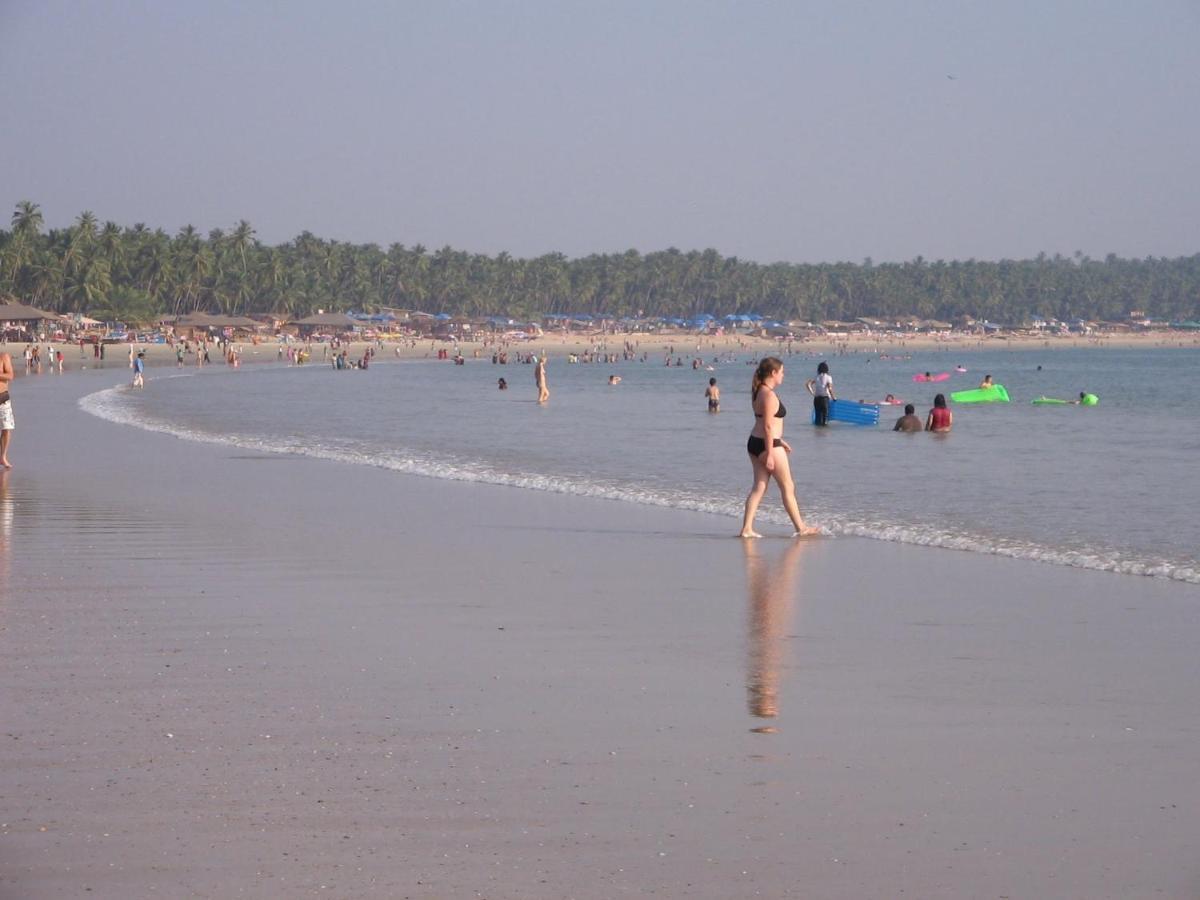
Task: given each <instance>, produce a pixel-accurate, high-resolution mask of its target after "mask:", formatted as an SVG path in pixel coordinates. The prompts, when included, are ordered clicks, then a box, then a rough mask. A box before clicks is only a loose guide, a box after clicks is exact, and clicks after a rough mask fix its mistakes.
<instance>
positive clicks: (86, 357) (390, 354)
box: [0, 332, 1200, 375]
mask: <svg viewBox="0 0 1200 900" xmlns="http://www.w3.org/2000/svg"><path fill="white" fill-rule="evenodd" d="M626 341H628V342H630V343H631V344H632V345H633V346H634V348H635V353H636V355H637V356H638V357H639V358H640V356H641V354H643V353H645V354H648V355H649V357H650V358H651V359H653V360H656V361H657V359H659V358H661V357H663V356H664V355H666V354H667V352H668V350H670V349H673V350H674V355H675V356H678V357H680V358H682V359H684V360H691V359H692V358H693V357H696V356H700V357H702V358H709V357H710V356H712V355H721V354H726V353H743V354H751V355H754V356H766V355H775V354H780V353H783V354H787V352H788V347H789V346H790V348H791V355H793V356H795V355H805V356H822V355H827V356H830V357H834V356H838V355H846V354H887V355H901V354H903V355H907V354H911V353H928V352H938V353H962V354H974V353H978V352H981V351H984V352H987V351H1005V350H1009V351H1020V350H1046V351H1048V352H1054V351H1059V350H1070V349H1101V350H1102V349H1113V350H1133V349H1147V350H1165V349H1196V348H1200V335H1195V336H1189V335H1183V334H1179V333H1176V332H1150V333H1146V334H1137V335H1132V334H1131V335H1120V336H1102V337H1082V336H1069V337H1047V338H1043V337H1036V338H1035V337H1025V336H1009V337H987V338H978V337H974V336H964V337H962V338H954V339H937V338H931V337H925V336H909V337H899V336H895V337H891V336H889V337H880V336H876V335H858V334H851V335H847V336H844V337H838V338H829V339H819V340H803V341H800V340H796V341H792V342H790V345H789V342H786V341H782V342H781V341H778V340H776V339H774V338H761V337H750V336H746V335H736V336H732V335H726V336H717V337H713V336H697V335H695V334H690V333H686V332H680V333H678V334H670V335H662V334H654V335H648V334H642V333H615V334H596V335H567V336H563V335H547V336H545V337H542V338H536V339H533V340H528V341H519V342H503V341H496V340H493V339H490V338H489V339H486V340H461V341H458V342H457V343H455V342H454V341H451V340H440V339H436V340H435V339H431V338H429V337H424V338H412V339H406V340H403V341H387V340H385V341H384V342H383V347H382V348H379V347H378V346H377V345H376V342H375V341H350V342H345V343H343V344H342V346H343V347H344V348H345V349H347V351H348V355H349V358H351V359H360V358H361V357H362V355H363V353H364V352H365V350H366V349H367V348H368V347H372V348H375V349H376V360H375V361H376V362H385V361H391V360H413V359H434V358H435V357H436V355H437V352H438V349H447V350H449V351H450V352H451V353H453V352H454V349H455V348H458V350H459V351H460V352H461V353H462V354H463V356H464V357H465V358H466V359H467V360H471V359H474V358H476V356H475V354H476V353H478V354H479V355H478V358H479V359H484V358H488V359H490V357H491V353H492V351H493V350H494V349H496V348H498V347H503V348H504V349H506V350H507V351H508V352H509V353H510V354H511V353H533V354H541V353H545V354H546V355H547V357H548V358H549V359H552V360H553V359H556V358H564V357H566V356H568V355H570V354H575V355H582V354H584V353H585V352H587V351H595V350H600V351H606V352H609V353H617V354H620V353H621V352H622V350H623V348H624V344H625V342H626ZM47 343H52V342H40V345H41V346H45V345H46V344H47ZM414 343H415V346H413V344H414ZM192 345H193V346H194V342H193V344H192ZM54 346H55V347H56V348H59V349H62V350H63V357H64V371H66V372H70V371H77V370H79V369H80V368H88V369H91V368H95V367H97V360H96V359H95V358H94V356H93V355H92V350H91V347H90V345H89V346H88V348H87V352H86V353H85V354H83V355H81V354H80V351H79V347H78V345H77V344H55V345H54ZM129 346H130V345H128V344H108V345H106V349H105V353H106V358H105V360H104V363H103V368H105V369H113V368H120V367H121V366H123V365H126V364H127V358H126V355H127V352H128V347H129ZM133 346H134V347H135V348H136V350H143V351H145V353H146V363H147V366H154V367H156V368H159V367H163V366H174V365H176V359H175V350H174V348H173V347H171V346H170V345H167V344H134V345H133ZM233 346H234V347H236V348H237V349H238V350H239V352H240V361H241V363H243V364H262V363H281V362H282V363H287V359H286V349H284V356H283V358H282V359H281V358H280V356H279V350H280V348H286V347H287V346H289V345H288V344H286V343H281V342H280V341H278V340H276V339H274V338H271V339H264V340H261V341H260V342H259V343H257V344H255V343H253V342H250V341H234V342H233ZM291 346H303V345H302V344H301V343H300V342H296V341H293V342H291ZM311 346H312V348H313V349H314V354H313V358H312V359H310V360H309V361H308V363H306V364H307V365H320V364H322V363H327V362H328V360H327V359H322V358H321V357H320V352H321V348H322V347H325V348H328V347H329V345H328V344H322V343H314V344H312V345H311ZM24 347H25V345H24V344H20V343H8V344H0V352H5V351H7V352H8V353H10V354H11V355H12V357H13V368H14V371H16V373H17V374H18V375H21V374H23V373H24V365H23V362H22V359H21V354H22V351H23V349H24ZM397 351H399V352H397ZM207 365H208V366H214V365H215V366H224V365H226V363H225V361H224V360H223V359H221V358H220V356H219V355H218V354H213V355H212V361H211V362H210V363H208V364H207ZM189 366H191V367H195V362H194V355H189V356H188V357H187V358H186V359H185V363H184V368H187V367H189ZM42 368H43V372H45V371H46V370H47V368H48V367H47V366H46V365H45V364H43V367H42Z"/></svg>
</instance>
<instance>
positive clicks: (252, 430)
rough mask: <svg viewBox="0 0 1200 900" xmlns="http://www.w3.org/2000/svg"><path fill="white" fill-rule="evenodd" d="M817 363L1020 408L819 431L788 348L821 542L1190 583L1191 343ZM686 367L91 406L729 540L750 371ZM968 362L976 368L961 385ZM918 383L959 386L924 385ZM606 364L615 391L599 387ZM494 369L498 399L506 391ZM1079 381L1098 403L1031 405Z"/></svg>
mask: <svg viewBox="0 0 1200 900" xmlns="http://www.w3.org/2000/svg"><path fill="white" fill-rule="evenodd" d="M530 349H531V350H534V351H535V352H536V350H537V349H538V347H537V346H531V347H530ZM826 358H827V359H828V361H829V363H830V366H831V369H832V373H833V377H834V385H835V391H836V392H837V395H838V396H839V397H842V398H844V399H850V400H859V399H861V400H868V401H874V400H879V399H882V398H883V397H884V396H885V395H886V394H887V393H892V394H895V395H896V396H897V397H898V398H901V399H903V400H907V401H911V402H913V403H915V404H916V406H917V412H918V414H919V415H920V416H921V417H922V418H924V416H925V414H926V413H927V412H928V409H929V407H930V406H931V404H932V398H933V395H934V394H935V393H937V392H938V391H939V390H940V391H944V392H946V393H949V392H950V391H954V390H963V389H967V388H973V387H975V386H976V385H977V384H978V382H979V380H980V379H981V378H982V376H983V375H984V374H989V373H990V374H991V375H993V377H994V379H995V381H997V382H999V383H1001V384H1004V385H1005V386H1006V387H1007V388H1008V391H1009V393H1010V395H1011V397H1012V401H1013V402H1011V403H1009V404H991V405H973V406H963V405H953V407H952V408H953V411H954V416H955V422H954V431H953V433H951V434H949V435H929V434H923V433H922V434H911V435H906V434H896V433H893V432H892V431H891V426H892V423H893V422H894V421H895V419H896V418H897V417H898V416H899V415H900V414H901V408H899V407H886V406H885V407H883V411H882V416H881V424H880V426H879V427H877V428H864V427H856V426H848V425H835V426H833V427H830V428H828V429H816V428H813V427H811V426H810V424H809V414H810V410H811V400H810V398H809V396H808V394H807V392H805V390H804V380H805V379H806V378H808V377H810V376H811V375H812V374H814V373H815V369H816V363H817V361H818V360H817V358H816V357H814V356H811V355H805V354H796V355H794V356H787V357H785V373H786V378H785V382H784V384H783V386H782V387H781V389H780V396H781V397H782V399H783V401H784V402H785V404H786V405H787V407H788V413H789V414H788V417H787V419H786V422H785V425H786V429H785V437H786V438H787V439H788V441H789V443H791V445H792V448H793V454H792V457H791V461H792V469H793V473H794V475H795V479H796V483H797V496H798V498H799V500H800V504H801V509H802V510H803V512H804V514H805V517H806V518H807V519H809V520H811V521H812V522H814V523H815V524H818V525H820V526H822V527H823V528H825V529H826V530H827V531H828V532H829V533H830V534H832V535H835V536H836V535H859V536H863V537H868V538H874V539H879V540H888V541H898V542H903V543H911V544H921V545H926V546H938V547H945V548H948V549H952V550H958V551H967V552H976V553H996V554H1002V555H1007V556H1013V557H1019V558H1025V559H1030V560H1038V561H1041V562H1043V563H1048V564H1056V565H1064V566H1076V567H1081V568H1089V569H1099V570H1105V571H1111V572H1114V573H1123V574H1127V575H1152V576H1158V577H1163V578H1169V579H1175V580H1179V581H1185V582H1190V583H1200V515H1198V514H1197V513H1198V512H1200V470H1198V469H1197V465H1196V463H1197V459H1198V458H1200V415H1198V414H1197V406H1196V404H1197V398H1196V396H1195V391H1196V385H1197V384H1200V350H1197V349H1162V350H1118V349H1101V348H1086V349H1085V348H1079V349H1055V350H1052V351H1037V350H1022V351H979V352H972V353H964V354H961V356H957V357H956V356H953V355H951V354H950V353H946V352H925V353H913V354H912V356H911V358H910V359H881V358H879V357H878V356H875V355H873V354H867V353H858V354H849V355H839V356H830V357H826ZM684 361H685V366H684V367H673V366H672V367H667V366H664V365H663V360H662V357H661V356H658V357H652V358H651V359H650V360H649V361H648V362H645V363H643V362H624V361H623V362H619V363H616V364H611V365H610V364H569V363H567V361H566V360H565V358H562V357H560V356H556V355H555V353H554V351H553V349H552V350H551V359H550V363H549V366H548V372H549V383H550V388H551V392H552V393H551V398H550V401H549V403H547V404H546V405H544V406H540V405H538V404H537V403H536V402H535V398H536V391H535V388H534V383H533V367H532V366H528V365H520V364H516V365H514V364H509V365H506V366H500V365H493V364H492V363H491V361H490V358H487V359H480V360H468V361H467V364H466V365H464V366H455V365H453V364H452V363H450V362H446V361H434V360H429V361H416V362H393V361H388V360H384V359H381V360H380V361H378V362H376V363H375V364H374V365H372V366H371V368H370V369H369V370H367V371H342V372H338V371H334V370H333V369H331V368H330V367H329V366H327V365H324V364H322V363H320V362H316V363H310V364H309V365H307V366H302V367H293V366H287V365H284V364H279V365H275V364H265V365H255V366H246V367H242V368H240V369H229V368H227V367H225V366H223V365H215V366H212V367H209V368H206V369H204V370H202V371H196V370H194V369H185V370H179V371H178V372H177V371H176V370H169V369H154V370H151V372H150V373H149V378H148V386H147V388H146V390H144V391H132V390H130V389H128V388H126V387H124V386H121V387H116V388H109V389H105V390H101V391H99V392H96V393H93V394H91V395H89V396H87V397H85V398H83V399H82V400H81V401H80V404H81V406H82V407H83V408H84V409H85V410H87V411H88V412H91V413H93V414H95V415H98V416H101V417H104V418H108V419H111V420H114V421H118V422H123V423H127V424H131V425H135V426H138V427H141V428H147V429H152V430H157V431H164V432H168V433H172V434H175V435H177V436H179V437H181V438H184V439H190V440H203V441H213V442H218V443H225V444H228V445H232V446H237V447H241V448H245V449H251V450H257V451H264V452H274V453H300V454H305V455H310V456H317V457H322V458H325V459H328V460H330V461H331V462H332V463H334V464H341V465H371V466H380V467H383V468H387V469H391V470H395V471H397V472H404V473H412V474H416V475H422V476H426V477H431V478H446V479H457V480H466V481H484V482H490V483H496V484H504V485H510V486H512V487H513V488H514V489H520V490H540V491H555V492H562V493H570V494H579V495H584V496H591V497H599V498H606V499H609V500H612V501H614V502H618V503H622V504H625V505H626V506H627V508H628V515H629V516H630V517H631V518H636V516H637V515H638V508H639V506H641V505H644V504H653V505H659V506H670V507H678V508H683V509H691V510H700V511H705V512H711V513H716V514H719V515H724V516H727V517H728V518H729V529H730V534H731V535H732V534H734V533H735V531H736V530H737V528H738V526H739V524H740V516H741V509H742V503H743V500H744V498H745V493H746V491H747V489H748V487H749V483H750V472H751V468H750V463H749V460H748V458H747V455H746V451H745V442H746V436H747V435H748V434H749V431H750V428H751V426H752V424H753V422H752V414H751V412H750V401H749V382H750V377H751V373H752V366H753V363H754V362H755V360H753V359H751V358H750V357H749V356H741V357H725V358H721V359H720V360H717V359H716V358H715V357H714V356H713V355H712V354H711V353H708V354H705V357H704V361H705V366H709V365H711V366H712V370H711V371H709V370H708V369H706V368H701V369H699V370H693V369H692V368H691V367H690V365H689V363H690V357H686V356H685V357H684ZM958 364H962V365H964V366H965V367H966V368H967V369H968V371H967V372H966V373H965V374H959V373H956V372H955V371H954V370H955V366H956V365H958ZM1038 366H1041V370H1040V371H1039V369H1038ZM924 371H934V372H942V371H949V372H951V373H952V377H951V378H950V380H949V381H947V382H945V383H943V384H938V385H926V384H917V383H914V382H913V381H912V375H913V374H914V373H917V372H924ZM610 373H611V374H618V375H620V376H621V378H622V381H621V383H620V384H618V385H616V386H610V385H608V384H607V379H608V375H609V374H610ZM500 377H504V378H505V379H507V381H508V383H509V385H510V389H509V390H508V391H499V390H497V386H496V381H497V378H500ZM710 377H716V378H717V380H718V384H719V386H720V387H721V390H722V409H721V412H720V413H718V414H715V415H713V414H709V413H708V412H707V410H706V403H705V399H704V389H705V387H706V386H707V383H708V379H709V378H710ZM1081 390H1087V391H1090V392H1093V393H1096V394H1097V395H1099V397H1100V405H1099V406H1097V407H1092V408H1085V407H1078V406H1042V407H1037V406H1032V405H1030V403H1029V401H1030V400H1031V399H1032V398H1033V397H1037V396H1042V395H1046V396H1052V397H1062V398H1070V397H1074V396H1077V395H1078V393H1079V391H1081ZM298 489H302V487H298ZM463 513H464V515H468V516H469V515H470V510H469V509H468V510H464V511H463ZM786 523H787V519H786V517H785V516H784V514H783V511H782V509H781V507H780V505H779V502H778V494H777V492H776V491H775V490H774V488H772V490H771V492H770V493H769V494H768V497H767V500H766V501H765V502H764V505H763V507H762V509H761V511H760V513H759V530H760V531H765V532H772V531H777V532H778V533H780V534H786V533H789V532H790V528H788V527H787V524H786Z"/></svg>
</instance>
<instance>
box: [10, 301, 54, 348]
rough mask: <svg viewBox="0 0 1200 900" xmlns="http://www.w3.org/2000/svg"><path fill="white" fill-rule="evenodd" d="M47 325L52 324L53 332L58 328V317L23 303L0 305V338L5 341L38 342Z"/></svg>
mask: <svg viewBox="0 0 1200 900" xmlns="http://www.w3.org/2000/svg"><path fill="white" fill-rule="evenodd" d="M48 323H52V325H53V327H51V329H50V330H51V331H53V330H54V329H55V328H57V327H58V316H57V315H56V314H54V313H52V312H46V311H45V310H44V309H37V308H36V307H33V306H26V305H25V304H23V303H5V304H0V336H2V337H3V339H4V340H6V341H34V340H39V339H40V338H39V335H40V334H41V333H42V332H44V331H45V330H46V329H47V327H50V326H49V324H48Z"/></svg>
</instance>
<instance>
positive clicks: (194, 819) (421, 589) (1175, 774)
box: [0, 360, 1200, 900]
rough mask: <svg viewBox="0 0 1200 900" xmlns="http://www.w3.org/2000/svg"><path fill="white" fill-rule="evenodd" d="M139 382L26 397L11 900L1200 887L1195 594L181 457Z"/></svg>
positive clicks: (695, 522)
mask: <svg viewBox="0 0 1200 900" xmlns="http://www.w3.org/2000/svg"><path fill="white" fill-rule="evenodd" d="M109 364H110V365H111V360H110V361H109ZM113 380H114V379H113V373H112V372H101V373H92V372H85V373H83V374H82V375H75V376H70V377H63V378H58V377H46V376H42V377H40V378H28V379H25V378H23V379H20V380H18V382H16V384H15V386H14V392H13V393H14V403H15V404H16V410H15V411H16V415H17V417H18V431H17V432H16V436H15V438H14V442H13V447H12V456H13V459H14V462H15V463H16V464H17V468H15V469H14V470H12V472H11V473H9V474H8V475H7V476H6V477H5V478H4V479H3V481H2V482H0V537H2V539H3V541H2V544H0V598H3V599H2V600H0V679H2V681H3V684H4V691H3V693H0V721H3V723H4V728H3V734H2V735H0V810H3V813H2V815H0V897H2V898H5V900H7V898H23V900H24V898H51V897H53V898H59V897H74V896H81V897H82V896H88V897H104V898H110V897H111V898H128V897H149V896H163V897H172V898H176V897H263V898H267V897H310V896H314V897H315V896H330V897H339V898H341V897H346V898H354V897H387V898H393V897H422V898H444V897H468V896H479V897H488V898H529V897H536V898H543V897H546V898H558V897H579V898H604V897H619V896H632V897H644V896H661V897H698V898H714V900H715V898H730V897H755V896H759V897H805V898H809V897H821V898H865V897H881V898H883V897H887V898H894V897H902V896H911V897H921V898H943V897H944V898H960V897H1013V898H1017V897H1036V898H1059V897H1061V898H1068V897H1069V898H1076V897H1088V898H1129V897H1150V896H1156V897H1171V898H1185V897H1195V896H1197V895H1198V894H1200V862H1198V857H1197V854H1196V852H1195V835H1196V834H1197V833H1200V777H1197V776H1198V775H1200V764H1198V763H1197V754H1196V749H1195V748H1196V746H1197V738H1198V737H1200V735H1198V734H1197V731H1198V726H1197V717H1196V710H1197V707H1198V703H1197V700H1198V699H1200V696H1198V695H1200V677H1198V676H1200V661H1198V660H1200V656H1198V654H1197V653H1196V652H1195V645H1196V637H1197V634H1198V627H1200V604H1198V603H1197V602H1196V601H1197V593H1196V590H1195V588H1194V587H1192V586H1188V585H1181V584H1176V583H1171V582H1163V581H1158V580H1154V579H1148V578H1136V577H1129V576H1116V575H1110V574H1104V573H1094V572H1085V571H1076V570H1069V569H1066V568H1058V567H1053V566H1048V565H1042V564H1037V563H1030V562H1024V561H1018V560H1007V559H1001V558H993V557H986V556H979V555H973V554H967V553H957V552H953V551H945V550H936V549H925V548H914V547H908V546H900V545H892V544H887V543H883V542H877V541H869V540H861V539H852V538H839V539H822V540H810V541H801V542H796V541H792V540H789V539H785V538H783V537H780V536H772V537H768V538H766V539H763V540H761V541H758V542H743V541H739V540H736V539H734V538H732V537H730V535H731V534H732V532H733V531H734V530H735V529H736V524H737V523H736V522H733V521H731V520H728V519H723V518H716V517H712V516H706V515H702V514H697V513H690V512H682V511H675V510H665V509H656V508H641V507H637V506H633V505H628V504H621V503H614V502H607V501H601V500H590V499H587V498H579V497H567V496H557V495H547V494H539V493H535V492H529V491H521V490H518V489H509V488H502V487H496V486H487V485H477V484H460V483H453V482H443V481H437V480H432V479H422V478H418V477H413V476H402V475H397V474H395V473H391V472H387V471H383V470H376V469H371V468H365V467H351V466H345V465H338V464H333V463H327V462H324V461H320V460H314V459H304V458H294V457H273V456H262V455H257V454H251V453H247V452H246V451H243V450H238V449H234V448H225V447H221V446H216V445H202V444H193V443H188V442H184V441H180V440H177V439H175V438H172V437H169V436H164V435H160V434H150V433H144V432H140V431H136V430H132V429H128V428H122V427H120V426H117V425H114V424H111V423H108V422H103V421H100V420H97V419H94V418H92V417H89V416H88V415H86V414H84V413H82V412H81V411H79V410H78V409H77V408H76V406H75V400H76V398H77V397H79V396H80V395H82V394H84V393H87V392H90V391H92V390H96V389H99V388H100V387H106V386H108V385H110V384H111V383H113Z"/></svg>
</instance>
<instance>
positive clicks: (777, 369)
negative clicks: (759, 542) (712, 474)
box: [738, 356, 824, 538]
mask: <svg viewBox="0 0 1200 900" xmlns="http://www.w3.org/2000/svg"><path fill="white" fill-rule="evenodd" d="M822 365H824V364H823V363H822ZM782 383H783V362H782V360H780V359H779V358H777V357H774V356H768V357H765V358H764V359H763V360H762V361H761V362H760V363H759V364H758V368H757V369H755V370H754V379H753V381H752V382H751V385H750V404H751V407H752V408H753V410H754V428H753V429H752V430H751V432H750V438H749V439H748V440H747V441H746V452H747V453H749V454H750V465H751V466H752V468H753V471H754V484H753V486H751V488H750V493H749V494H748V495H747V496H746V509H745V514H744V516H743V517H742V530H741V532H740V533H739V535H738V537H743V538H756V537H762V535H760V534H759V533H758V532H756V531H755V530H754V516H755V514H756V513H757V512H758V505H759V503H761V502H762V498H763V495H764V494H766V492H767V484H768V482H769V481H770V480H771V478H772V477H773V478H774V479H775V483H776V484H778V485H779V495H780V498H781V499H782V500H783V508H784V510H786V511H787V514H788V518H789V519H791V520H792V527H793V528H795V532H794V533H793V536H794V537H799V536H804V535H810V534H817V533H818V532H819V530H820V529H817V528H813V527H810V526H808V525H806V524H804V518H803V517H802V516H801V515H800V506H799V504H798V503H796V487H795V485H794V484H793V483H792V470H791V467H790V464H789V463H788V454H789V453H791V452H792V448H791V446H790V445H789V444H788V442H787V441H785V440H784V439H783V419H784V416H786V415H787V408H786V407H785V406H784V405H783V403H782V402H780V400H779V397H778V396H777V395H776V393H775V390H776V388H778V387H779V385H780V384H782Z"/></svg>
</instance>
